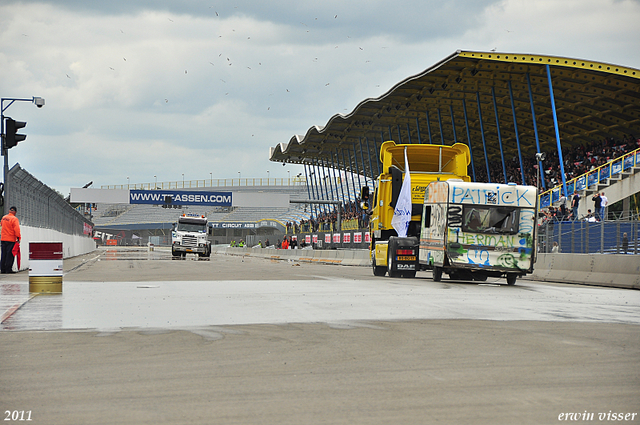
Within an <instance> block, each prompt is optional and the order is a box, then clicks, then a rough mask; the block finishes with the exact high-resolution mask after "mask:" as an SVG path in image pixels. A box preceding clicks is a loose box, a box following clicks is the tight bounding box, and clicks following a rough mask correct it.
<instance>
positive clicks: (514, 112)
mask: <svg viewBox="0 0 640 425" xmlns="http://www.w3.org/2000/svg"><path fill="white" fill-rule="evenodd" d="M508 84H509V97H510V98H511V112H512V114H513V129H514V131H515V133H516V144H517V145H518V158H519V159H520V177H522V184H523V185H525V184H527V183H526V182H525V180H524V167H523V166H522V151H521V150H520V136H519V135H518V121H517V120H516V106H515V103H514V102H513V91H512V90H511V81H509V82H508Z"/></svg>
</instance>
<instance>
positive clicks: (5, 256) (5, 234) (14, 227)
mask: <svg viewBox="0 0 640 425" xmlns="http://www.w3.org/2000/svg"><path fill="white" fill-rule="evenodd" d="M17 212H18V209H17V208H16V207H11V208H9V214H7V215H5V216H4V217H2V222H1V223H2V231H1V238H0V239H2V255H1V256H0V265H1V266H2V270H1V271H2V273H15V272H14V271H13V262H14V257H13V246H14V245H15V244H16V243H20V238H21V237H22V236H21V234H20V221H18V217H16V213H17Z"/></svg>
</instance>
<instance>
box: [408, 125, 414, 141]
mask: <svg viewBox="0 0 640 425" xmlns="http://www.w3.org/2000/svg"><path fill="white" fill-rule="evenodd" d="M407 137H408V138H409V144H412V143H413V142H412V141H411V127H409V123H407Z"/></svg>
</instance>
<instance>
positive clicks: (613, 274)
mask: <svg viewBox="0 0 640 425" xmlns="http://www.w3.org/2000/svg"><path fill="white" fill-rule="evenodd" d="M531 278H532V279H534V280H539V281H547V282H563V283H579V284H585V285H598V286H611V287H615V288H628V289H640V257H638V256H637V255H620V254H538V260H537V262H536V264H535V266H534V269H533V274H532V275H531Z"/></svg>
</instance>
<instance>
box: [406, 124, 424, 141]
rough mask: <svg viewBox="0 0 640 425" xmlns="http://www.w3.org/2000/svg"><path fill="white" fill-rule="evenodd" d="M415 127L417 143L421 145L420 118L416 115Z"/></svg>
mask: <svg viewBox="0 0 640 425" xmlns="http://www.w3.org/2000/svg"><path fill="white" fill-rule="evenodd" d="M407 125H408V124H407ZM416 128H417V129H418V144H419V145H421V144H422V138H421V137H420V120H419V119H418V117H416Z"/></svg>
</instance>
